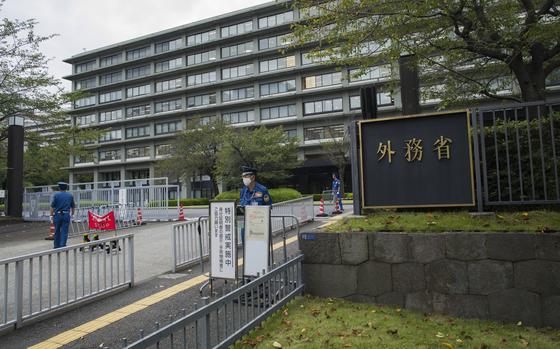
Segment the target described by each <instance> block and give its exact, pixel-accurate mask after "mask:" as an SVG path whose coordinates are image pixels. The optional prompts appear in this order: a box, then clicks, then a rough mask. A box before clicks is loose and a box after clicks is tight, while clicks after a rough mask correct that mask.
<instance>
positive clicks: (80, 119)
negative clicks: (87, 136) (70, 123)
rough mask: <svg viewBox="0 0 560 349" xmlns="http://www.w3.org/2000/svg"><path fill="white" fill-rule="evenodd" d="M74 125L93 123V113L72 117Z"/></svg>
mask: <svg viewBox="0 0 560 349" xmlns="http://www.w3.org/2000/svg"><path fill="white" fill-rule="evenodd" d="M74 120H75V123H76V126H86V125H90V124H95V114H88V115H79V116H76V118H75V119H74Z"/></svg>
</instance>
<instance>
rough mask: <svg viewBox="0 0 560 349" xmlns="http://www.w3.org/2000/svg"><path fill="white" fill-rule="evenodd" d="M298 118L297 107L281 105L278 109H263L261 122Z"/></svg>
mask: <svg viewBox="0 0 560 349" xmlns="http://www.w3.org/2000/svg"><path fill="white" fill-rule="evenodd" d="M290 116H296V105H295V104H288V105H280V106H277V107H270V108H261V120H271V119H279V118H287V117H290Z"/></svg>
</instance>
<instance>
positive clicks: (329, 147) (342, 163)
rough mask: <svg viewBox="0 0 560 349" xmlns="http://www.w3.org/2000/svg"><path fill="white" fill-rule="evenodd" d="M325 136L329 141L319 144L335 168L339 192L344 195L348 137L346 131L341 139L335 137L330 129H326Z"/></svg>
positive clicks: (348, 152) (347, 160) (348, 156)
mask: <svg viewBox="0 0 560 349" xmlns="http://www.w3.org/2000/svg"><path fill="white" fill-rule="evenodd" d="M327 134H328V136H329V140H328V141H325V142H324V143H321V148H323V152H324V153H325V155H326V157H327V159H329V161H330V162H331V163H332V164H333V166H335V167H336V168H337V170H338V179H339V180H340V192H341V194H344V171H345V169H346V166H347V165H348V164H349V163H350V135H349V133H348V131H345V132H344V136H343V137H335V135H333V134H332V132H331V131H330V129H328V131H327Z"/></svg>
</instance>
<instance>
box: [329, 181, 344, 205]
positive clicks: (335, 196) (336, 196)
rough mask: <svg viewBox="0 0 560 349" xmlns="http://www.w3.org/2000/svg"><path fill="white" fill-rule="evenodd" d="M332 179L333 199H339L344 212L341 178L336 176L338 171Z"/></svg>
mask: <svg viewBox="0 0 560 349" xmlns="http://www.w3.org/2000/svg"><path fill="white" fill-rule="evenodd" d="M332 179H333V181H332V194H333V201H334V200H338V208H339V209H340V212H344V208H343V207H342V194H341V193H340V180H339V179H338V178H337V177H336V173H333V174H332Z"/></svg>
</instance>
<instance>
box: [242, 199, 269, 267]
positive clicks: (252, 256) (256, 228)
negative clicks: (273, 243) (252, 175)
mask: <svg viewBox="0 0 560 349" xmlns="http://www.w3.org/2000/svg"><path fill="white" fill-rule="evenodd" d="M244 248H245V250H244V252H243V259H244V260H243V274H244V275H245V276H257V274H262V272H263V270H265V271H268V269H269V268H268V263H269V251H270V206H245V246H244Z"/></svg>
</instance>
